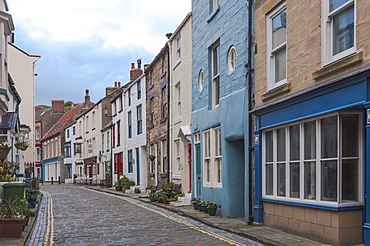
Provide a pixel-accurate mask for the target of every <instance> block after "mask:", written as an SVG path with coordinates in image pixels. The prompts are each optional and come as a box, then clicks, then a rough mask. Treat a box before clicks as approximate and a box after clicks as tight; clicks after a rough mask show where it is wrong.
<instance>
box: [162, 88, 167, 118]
mask: <svg viewBox="0 0 370 246" xmlns="http://www.w3.org/2000/svg"><path fill="white" fill-rule="evenodd" d="M166 88H167V87H164V88H163V89H162V120H163V119H166V118H167V91H166Z"/></svg>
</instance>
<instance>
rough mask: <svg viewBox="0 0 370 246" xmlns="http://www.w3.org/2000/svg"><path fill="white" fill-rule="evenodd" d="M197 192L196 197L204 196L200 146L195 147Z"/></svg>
mask: <svg viewBox="0 0 370 246" xmlns="http://www.w3.org/2000/svg"><path fill="white" fill-rule="evenodd" d="M195 155H196V156H195V172H196V173H195V180H196V182H195V186H196V187H195V191H196V194H195V196H196V197H200V196H201V195H202V169H201V158H200V144H196V145H195Z"/></svg>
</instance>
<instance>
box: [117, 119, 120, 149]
mask: <svg viewBox="0 0 370 246" xmlns="http://www.w3.org/2000/svg"><path fill="white" fill-rule="evenodd" d="M116 126H117V146H120V145H121V121H117V124H116Z"/></svg>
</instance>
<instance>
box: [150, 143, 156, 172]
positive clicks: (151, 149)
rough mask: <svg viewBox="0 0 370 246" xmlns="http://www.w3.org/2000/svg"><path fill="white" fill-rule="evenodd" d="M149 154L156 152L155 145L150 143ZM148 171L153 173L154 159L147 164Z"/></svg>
mask: <svg viewBox="0 0 370 246" xmlns="http://www.w3.org/2000/svg"><path fill="white" fill-rule="evenodd" d="M150 154H151V155H154V156H156V155H157V154H156V153H155V145H154V144H151V145H150ZM149 172H150V173H154V172H155V160H154V161H150V166H149Z"/></svg>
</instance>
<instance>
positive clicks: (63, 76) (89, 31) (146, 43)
mask: <svg viewBox="0 0 370 246" xmlns="http://www.w3.org/2000/svg"><path fill="white" fill-rule="evenodd" d="M7 3H8V7H9V14H11V15H12V17H13V22H14V25H15V43H14V44H15V45H16V46H17V47H19V48H20V49H22V50H24V51H25V52H27V53H28V54H30V55H40V56H41V59H39V60H38V61H37V62H36V71H35V73H37V74H38V76H37V77H36V79H35V84H36V102H35V103H36V105H40V104H46V105H51V100H53V99H60V100H65V101H73V102H75V103H77V102H82V101H83V100H84V96H85V89H89V90H90V96H91V100H92V101H93V102H97V101H98V100H99V99H100V98H102V97H104V96H105V87H107V86H113V85H114V82H115V81H120V82H122V84H125V83H126V82H128V81H129V70H130V68H131V63H132V62H135V63H136V61H137V59H138V58H142V63H143V64H149V63H150V62H151V61H152V60H153V58H154V57H155V56H156V55H157V54H158V53H159V51H160V50H161V48H162V47H163V46H164V45H165V43H166V41H167V38H166V36H165V34H166V33H169V32H174V31H175V30H176V28H177V27H178V25H179V24H180V23H181V21H182V20H183V19H184V18H185V16H186V15H187V13H189V12H190V11H191V0H156V1H153V0H104V1H103V0H7Z"/></svg>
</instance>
